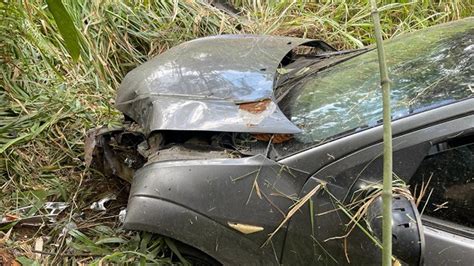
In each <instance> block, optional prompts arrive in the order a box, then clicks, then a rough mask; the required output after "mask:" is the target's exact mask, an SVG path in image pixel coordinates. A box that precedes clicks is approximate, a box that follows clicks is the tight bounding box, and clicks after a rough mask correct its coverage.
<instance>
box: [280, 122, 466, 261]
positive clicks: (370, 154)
mask: <svg viewBox="0 0 474 266" xmlns="http://www.w3.org/2000/svg"><path fill="white" fill-rule="evenodd" d="M414 119H416V116H414V117H407V118H405V119H401V120H400V121H399V122H397V123H395V124H394V134H396V135H395V136H394V142H393V146H394V164H393V166H394V174H395V175H396V176H397V177H399V178H400V180H401V181H403V182H406V184H408V185H413V184H412V183H410V182H411V180H412V179H413V180H415V179H416V177H417V176H419V175H421V172H420V171H421V170H420V167H423V165H424V164H426V160H427V158H428V159H429V158H431V157H430V156H434V150H435V148H433V147H436V145H438V144H440V145H445V146H446V145H447V144H443V143H446V142H447V141H450V142H452V141H459V139H461V138H466V136H467V137H468V138H472V136H474V115H472V114H467V113H466V114H464V115H461V116H457V117H453V118H450V119H444V120H441V121H438V122H436V123H429V124H428V125H426V126H423V127H417V126H416V124H412V123H411V122H413V121H414ZM407 125H408V126H407ZM359 134H360V135H364V134H373V133H371V132H370V130H369V131H367V132H361V133H358V135H359ZM374 137H375V136H374ZM338 141H345V142H348V140H347V139H346V140H344V139H342V140H338ZM332 145H334V144H332ZM469 147H470V146H469ZM382 151H383V146H382V143H381V142H379V143H376V144H373V145H369V146H367V147H362V148H361V149H359V150H358V151H356V152H353V153H351V154H349V155H347V156H345V157H343V158H341V159H339V160H336V161H335V162H333V163H331V164H329V165H328V166H326V167H324V168H322V169H321V170H319V171H317V172H316V173H315V174H314V175H313V176H312V177H311V178H310V179H309V180H308V182H307V183H306V184H305V186H304V188H303V190H302V192H301V194H300V196H302V195H305V194H306V193H308V192H309V191H310V190H311V189H312V188H314V187H315V186H316V185H317V184H320V183H321V182H322V181H323V182H324V183H326V188H325V189H324V190H323V191H320V192H319V193H317V194H315V195H314V196H312V198H311V200H310V201H309V204H308V207H306V208H303V209H302V210H301V212H299V213H297V214H296V215H295V216H294V217H293V219H292V220H291V221H290V224H289V227H288V231H287V232H288V233H287V237H286V242H285V249H284V252H283V260H282V261H283V263H284V264H295V262H299V264H307V263H310V262H311V263H317V264H327V265H335V264H349V263H351V264H356V265H360V264H364V265H380V263H381V261H380V259H381V251H380V248H379V247H377V245H376V244H374V241H373V240H371V239H370V237H368V235H373V234H371V233H370V229H367V228H365V229H364V230H365V231H366V232H364V230H362V229H360V228H359V227H358V226H356V227H355V228H354V230H353V231H352V232H351V233H350V234H349V235H348V236H346V235H345V234H346V233H347V231H348V228H349V227H348V222H349V221H350V218H349V216H348V215H347V213H345V211H344V210H342V208H341V206H342V207H343V206H349V205H350V203H351V199H352V198H353V197H354V195H355V193H356V192H357V191H360V190H361V189H363V188H364V186H367V184H370V183H373V182H379V183H380V182H381V179H382V173H383V164H382V156H381V155H382ZM448 164H449V161H447V162H445V165H448ZM465 165H467V167H468V168H469V167H471V168H472V167H473V162H472V161H471V162H469V161H467V162H466V164H465ZM421 169H422V168H421ZM469 169H470V168H469ZM471 173H472V172H471ZM453 175H454V173H453ZM447 176H449V173H448V174H447ZM416 180H418V179H416ZM465 180H468V179H467V178H466V179H465ZM469 180H470V181H469V182H467V183H466V184H465V185H464V184H461V183H459V184H457V185H459V186H460V187H459V188H458V187H453V189H455V190H456V189H460V190H461V189H465V190H468V191H470V189H471V188H472V178H471V179H469ZM433 185H435V184H434V183H433ZM461 187H462V188H461ZM412 189H414V187H413V188H412ZM418 189H419V187H418ZM433 193H434V192H433ZM451 193H454V192H451ZM450 195H451V194H450ZM454 195H456V196H457V194H456V193H454ZM464 195H468V196H469V195H472V194H469V192H465V193H464ZM428 202H429V201H428ZM442 203H443V202H441V204H442ZM437 204H438V203H437ZM470 204H472V203H470ZM467 205H468V206H467V208H468V210H469V208H470V210H471V212H470V213H469V214H467V215H468V217H469V215H471V217H472V205H469V204H467ZM463 206H464V205H463ZM420 211H421V210H420ZM423 217H424V219H423V224H424V225H425V226H426V228H425V232H424V236H425V239H426V241H425V242H426V246H425V247H423V245H420V244H419V243H418V244H417V243H415V244H412V245H410V244H409V243H405V242H404V240H403V239H396V238H394V239H393V242H394V254H396V253H397V252H398V253H399V254H400V255H401V256H403V254H402V253H404V252H405V253H407V252H410V249H412V248H420V249H423V248H424V249H425V252H424V255H425V256H424V258H425V259H426V264H427V265H439V264H443V262H444V263H445V264H446V263H447V264H449V263H450V262H455V261H456V262H457V263H460V264H461V265H462V264H470V263H471V262H472V261H474V248H473V239H472V227H470V228H469V226H465V225H461V224H459V223H456V222H452V221H447V220H446V219H445V218H443V217H439V216H438V217H436V215H432V214H430V215H424V216H423ZM470 219H472V218H470ZM361 225H364V224H363V223H362V222H361ZM410 226H412V225H410ZM460 228H462V229H460ZM367 232H369V233H367ZM397 246H398V247H400V250H396V248H397ZM412 246H413V247H412ZM408 259H410V258H408ZM420 260H421V258H420V259H413V260H412V262H411V263H412V264H418V263H422V262H421V261H420ZM415 262H416V263H415Z"/></svg>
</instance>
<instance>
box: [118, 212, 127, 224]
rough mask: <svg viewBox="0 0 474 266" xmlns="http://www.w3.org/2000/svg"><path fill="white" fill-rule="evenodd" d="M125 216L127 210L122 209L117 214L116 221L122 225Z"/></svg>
mask: <svg viewBox="0 0 474 266" xmlns="http://www.w3.org/2000/svg"><path fill="white" fill-rule="evenodd" d="M126 215H127V209H123V210H121V211H120V212H119V215H118V219H119V221H120V223H122V224H123V222H124V221H125V216H126Z"/></svg>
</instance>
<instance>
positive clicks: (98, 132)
mask: <svg viewBox="0 0 474 266" xmlns="http://www.w3.org/2000/svg"><path fill="white" fill-rule="evenodd" d="M144 140H145V137H144V136H143V134H142V133H141V132H140V131H138V130H137V128H136V127H134V126H133V125H124V127H123V128H114V129H109V128H106V127H102V128H97V129H92V130H90V131H89V132H88V133H87V136H86V140H85V148H84V150H85V154H84V161H85V164H86V166H90V167H91V168H93V169H95V170H98V171H99V172H101V173H102V174H104V175H105V176H109V177H112V176H118V177H120V178H121V179H123V180H125V181H128V182H130V181H131V180H132V178H133V174H134V172H135V170H136V169H139V168H140V167H142V166H143V164H145V162H146V158H145V157H143V156H142V155H141V154H140V153H139V150H138V146H139V144H140V143H142V142H143V141H144Z"/></svg>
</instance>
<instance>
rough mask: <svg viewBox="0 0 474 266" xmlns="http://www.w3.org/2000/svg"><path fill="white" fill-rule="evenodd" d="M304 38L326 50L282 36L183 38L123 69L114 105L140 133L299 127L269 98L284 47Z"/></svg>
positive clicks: (286, 49)
mask: <svg viewBox="0 0 474 266" xmlns="http://www.w3.org/2000/svg"><path fill="white" fill-rule="evenodd" d="M303 44H304V45H306V46H314V47H319V48H320V49H322V50H328V51H331V50H333V49H332V48H331V47H330V46H329V45H327V44H325V43H324V42H321V41H314V40H308V39H300V38H292V37H281V36H255V35H221V36H213V37H207V38H201V39H196V40H193V41H190V42H186V43H182V44H180V45H178V46H176V47H174V48H172V49H169V50H168V51H166V52H164V53H162V54H160V55H158V56H156V57H155V58H153V59H152V60H150V61H148V62H146V63H145V64H143V65H141V66H139V67H137V68H135V69H134V70H132V71H131V72H129V73H128V74H127V75H126V76H125V78H124V80H123V82H122V84H121V86H120V88H119V90H118V93H117V100H116V107H117V109H119V110H120V111H122V112H123V113H124V114H126V115H127V116H129V117H130V118H132V119H133V120H135V121H136V122H137V123H139V124H140V125H141V126H142V127H143V128H144V129H145V131H146V133H150V132H152V131H155V130H186V131H187V130H199V131H224V132H259V133H298V132H300V129H298V128H297V127H296V126H295V125H294V124H293V123H292V122H290V121H289V120H288V119H287V118H286V117H285V115H284V114H283V113H282V112H281V111H280V109H279V108H278V106H277V104H276V103H275V101H274V96H273V83H274V80H275V75H276V70H277V67H278V65H279V64H280V62H281V61H282V59H283V58H284V57H285V55H286V54H288V52H290V51H291V50H292V49H294V48H296V47H297V46H299V45H303ZM252 103H254V104H252ZM243 107H244V108H243Z"/></svg>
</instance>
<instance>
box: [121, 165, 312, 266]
mask: <svg viewBox="0 0 474 266" xmlns="http://www.w3.org/2000/svg"><path fill="white" fill-rule="evenodd" d="M306 177H307V174H306V173H300V172H298V171H296V170H291V169H288V168H285V167H284V166H283V165H280V164H278V163H276V162H274V161H272V160H269V159H268V158H266V157H264V156H254V157H246V158H220V159H205V160H201V159H199V160H170V161H159V162H150V163H148V164H147V165H145V166H144V167H142V168H141V169H140V170H138V171H137V172H136V173H135V177H134V180H133V182H132V187H131V190H130V198H129V203H128V207H127V216H126V218H125V227H126V228H127V229H134V230H146V231H151V232H156V233H159V234H163V235H165V236H169V237H172V238H175V239H177V240H179V241H181V242H184V243H185V244H188V245H191V246H193V247H195V248H198V249H200V250H201V251H203V252H205V253H207V254H208V255H210V256H212V257H214V258H215V259H217V260H219V261H221V262H223V263H226V264H227V263H228V264H240V263H244V264H248V263H258V264H278V262H279V260H280V256H281V252H282V248H283V244H284V237H285V232H286V225H285V226H283V227H282V228H281V229H280V231H278V232H277V233H276V234H275V235H274V236H273V238H272V242H271V243H269V244H267V245H263V244H264V243H266V240H267V239H268V235H269V234H270V233H272V232H273V231H274V230H275V228H277V227H278V225H279V224H280V223H281V222H282V221H283V219H284V217H285V213H286V212H287V211H288V209H289V208H290V207H291V206H292V205H293V204H294V201H293V200H294V199H293V198H292V196H294V195H296V194H297V193H298V192H299V191H300V190H301V187H302V185H303V183H304V181H305V179H306ZM230 224H232V225H235V224H240V225H250V226H252V227H253V228H258V230H256V231H253V232H244V231H237V230H239V229H238V228H235V227H233V228H231V227H230ZM234 228H235V229H234Z"/></svg>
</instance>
